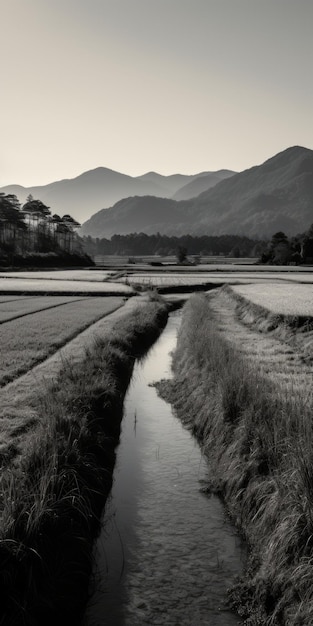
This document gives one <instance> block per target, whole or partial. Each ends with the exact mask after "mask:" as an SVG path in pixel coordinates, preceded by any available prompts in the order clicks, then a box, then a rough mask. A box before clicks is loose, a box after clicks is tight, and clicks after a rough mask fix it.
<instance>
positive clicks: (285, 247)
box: [260, 224, 313, 265]
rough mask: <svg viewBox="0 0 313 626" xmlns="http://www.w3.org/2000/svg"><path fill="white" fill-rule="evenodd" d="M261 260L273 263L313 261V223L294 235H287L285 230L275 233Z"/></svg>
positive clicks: (294, 263)
mask: <svg viewBox="0 0 313 626" xmlns="http://www.w3.org/2000/svg"><path fill="white" fill-rule="evenodd" d="M260 261H261V263H267V264H271V265H288V264H292V265H299V264H301V263H313V224H311V226H310V228H309V229H308V230H307V231H305V232H304V233H301V234H298V235H296V236H294V237H287V235H286V234H285V233H284V232H283V231H278V232H277V233H275V234H274V235H273V236H272V239H271V240H270V241H269V242H268V244H267V247H266V250H264V251H263V252H262V254H261V257H260Z"/></svg>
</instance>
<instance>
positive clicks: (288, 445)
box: [161, 295, 313, 626]
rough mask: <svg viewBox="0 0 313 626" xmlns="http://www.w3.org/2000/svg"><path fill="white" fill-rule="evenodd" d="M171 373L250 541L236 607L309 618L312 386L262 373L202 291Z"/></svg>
mask: <svg viewBox="0 0 313 626" xmlns="http://www.w3.org/2000/svg"><path fill="white" fill-rule="evenodd" d="M174 372H175V377H174V381H173V382H170V383H167V384H166V383H164V386H163V392H162V388H161V393H163V395H167V398H168V399H170V400H171V401H172V402H173V404H174V406H175V407H176V410H177V412H178V415H179V416H180V417H181V418H182V420H183V422H184V423H185V424H186V425H187V426H188V427H189V428H190V429H191V430H192V431H193V432H194V433H195V434H196V435H197V436H198V438H199V439H200V440H201V441H202V444H203V449H204V451H205V454H206V456H207V458H208V461H209V464H210V467H211V473H210V475H211V479H212V489H213V490H215V491H216V492H219V493H220V494H221V495H222V496H223V497H224V499H225V501H226V503H227V506H228V509H229V511H230V514H231V516H232V517H233V519H234V520H235V521H236V523H237V524H238V526H239V527H240V528H241V530H242V531H243V533H244V535H245V537H246V539H247V541H248V543H249V545H250V549H251V551H250V560H249V564H248V567H247V572H246V575H245V577H244V578H243V579H241V580H240V581H239V582H238V585H237V586H236V587H235V588H234V589H233V590H232V593H231V599H232V602H233V605H234V606H235V607H236V608H237V610H238V611H239V612H240V613H241V614H242V615H243V616H244V618H245V619H246V620H247V621H246V623H247V624H249V625H251V626H252V625H254V626H256V625H259V626H260V625H262V626H265V625H268V626H270V625H271V626H274V625H278V624H284V625H288V626H295V625H300V624H302V625H306V626H308V625H309V624H312V623H313V569H312V565H313V426H312V392H311V390H306V392H307V393H306V396H305V397H304V394H303V391H302V392H300V390H297V388H295V389H294V390H293V392H292V393H290V391H289V392H288V387H286V386H284V385H282V386H281V387H280V386H279V385H277V384H275V383H274V382H273V381H272V380H271V378H270V377H269V376H268V375H267V376H265V374H264V375H263V374H262V371H260V368H259V366H258V362H257V361H256V362H255V364H253V363H251V361H249V360H248V359H246V358H245V357H244V356H243V355H242V354H240V351H239V350H238V349H236V348H235V346H234V345H232V344H231V343H230V342H229V341H227V340H226V338H225V336H223V334H222V333H220V332H219V331H218V320H215V321H214V319H212V311H211V308H210V304H209V298H207V297H205V296H203V295H202V296H199V295H197V296H194V297H193V298H192V299H191V300H189V302H188V303H187V304H186V308H185V314H184V317H183V322H182V326H181V330H180V333H179V340H178V348H177V350H176V353H175V356H174ZM289 389H290V388H289Z"/></svg>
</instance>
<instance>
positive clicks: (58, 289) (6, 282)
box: [0, 272, 132, 295]
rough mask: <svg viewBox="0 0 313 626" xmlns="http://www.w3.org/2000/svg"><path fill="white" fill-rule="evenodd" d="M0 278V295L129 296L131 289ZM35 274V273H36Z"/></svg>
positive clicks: (104, 284) (81, 282)
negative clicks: (78, 294) (84, 294)
mask: <svg viewBox="0 0 313 626" xmlns="http://www.w3.org/2000/svg"><path fill="white" fill-rule="evenodd" d="M32 274H33V277H32V278H27V277H24V278H21V277H19V278H16V277H14V278H13V277H12V278H11V277H4V276H2V277H0V293H1V292H2V293H8V292H12V293H21V294H23V293H24V294H26V293H27V294H29V293H34V294H36V293H41V294H42V293H47V294H48V293H64V294H75V293H80V294H83V293H86V294H93V293H94V294H103V295H105V294H116V295H118V294H121V293H123V294H129V293H131V292H132V289H131V287H129V286H127V285H123V284H119V283H111V282H100V281H97V280H90V281H86V280H47V279H43V278H36V277H35V276H34V274H35V272H32ZM36 274H37V273H36Z"/></svg>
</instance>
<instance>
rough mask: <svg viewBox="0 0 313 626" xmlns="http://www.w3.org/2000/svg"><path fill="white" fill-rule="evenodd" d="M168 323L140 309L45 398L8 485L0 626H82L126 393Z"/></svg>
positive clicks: (1, 526) (161, 310) (1, 528)
mask: <svg viewBox="0 0 313 626" xmlns="http://www.w3.org/2000/svg"><path fill="white" fill-rule="evenodd" d="M167 316H168V307H167V305H166V304H165V303H160V302H155V301H152V302H147V303H146V304H144V305H140V306H138V308H137V309H135V310H134V311H133V312H132V313H130V314H129V315H128V316H125V318H123V319H121V320H119V321H117V322H116V324H115V325H114V326H113V329H112V332H111V333H110V336H109V338H108V337H106V338H103V339H97V340H96V341H95V342H94V344H93V345H92V346H91V347H90V349H88V351H86V357H85V359H84V361H83V362H81V363H75V364H74V365H73V364H72V365H71V363H67V364H65V365H64V367H63V369H62V371H61V372H60V375H59V377H58V380H57V381H56V382H55V384H54V385H53V387H50V388H49V389H48V390H47V392H46V393H45V395H42V396H41V397H40V398H39V400H38V413H39V414H41V420H40V427H39V428H36V430H35V431H34V433H33V434H32V437H31V443H30V445H29V448H28V452H27V454H26V455H25V456H24V457H23V458H21V459H19V462H17V461H15V467H10V468H7V469H6V470H4V471H3V473H2V477H1V522H0V559H1V560H0V562H1V566H0V584H1V589H2V602H1V605H0V624H6V625H8V624H14V625H15V626H41V625H42V624H45V625H46V626H50V625H51V626H52V625H53V626H55V624H56V623H59V624H67V626H74V625H75V626H77V625H78V624H79V623H80V621H81V619H82V614H83V611H84V609H85V605H86V601H87V598H88V582H89V578H90V574H91V569H92V547H93V542H94V539H95V537H96V535H97V532H98V531H99V529H100V517H101V512H102V510H103V507H104V504H105V501H106V498H107V497H108V494H109V492H110V488H111V483H112V473H113V467H114V462H115V447H116V445H117V443H118V440H119V434H120V422H121V419H122V413H123V400H124V396H125V392H126V390H127V387H128V384H129V381H130V378H131V375H132V370H133V366H134V363H135V360H136V359H137V358H141V357H142V356H143V355H144V354H145V352H146V351H147V350H148V348H149V347H150V346H151V345H152V343H153V342H154V341H155V340H156V338H157V337H158V336H159V334H160V332H161V330H162V328H163V327H164V326H165V324H166V321H167Z"/></svg>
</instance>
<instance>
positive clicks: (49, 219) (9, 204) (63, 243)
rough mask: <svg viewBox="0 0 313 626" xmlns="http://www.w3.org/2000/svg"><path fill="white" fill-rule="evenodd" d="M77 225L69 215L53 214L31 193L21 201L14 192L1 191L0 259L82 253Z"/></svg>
mask: <svg viewBox="0 0 313 626" xmlns="http://www.w3.org/2000/svg"><path fill="white" fill-rule="evenodd" d="M79 227H80V224H79V223H78V222H76V220H74V219H73V218H72V217H71V216H70V215H63V217H60V216H59V215H57V214H54V215H52V213H51V211H50V208H49V207H47V206H46V205H45V204H44V203H43V202H42V201H41V200H37V199H34V198H33V197H32V196H31V195H29V196H28V198H27V200H26V202H25V204H24V205H21V204H20V202H19V201H18V199H17V197H16V196H15V195H13V194H4V193H0V260H1V261H2V263H3V262H6V261H7V262H11V263H12V260H14V257H15V258H17V257H19V258H22V257H25V256H27V255H30V254H31V255H33V256H34V255H36V254H38V253H51V252H53V253H59V254H62V253H65V254H73V253H74V254H75V253H76V254H82V253H83V246H82V242H81V239H80V238H79V237H78V236H77V232H76V231H77V229H78V228H79Z"/></svg>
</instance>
